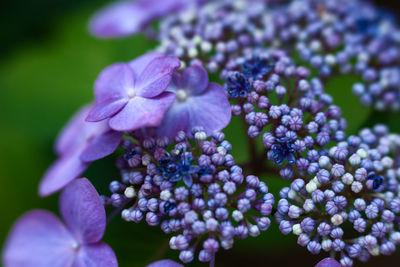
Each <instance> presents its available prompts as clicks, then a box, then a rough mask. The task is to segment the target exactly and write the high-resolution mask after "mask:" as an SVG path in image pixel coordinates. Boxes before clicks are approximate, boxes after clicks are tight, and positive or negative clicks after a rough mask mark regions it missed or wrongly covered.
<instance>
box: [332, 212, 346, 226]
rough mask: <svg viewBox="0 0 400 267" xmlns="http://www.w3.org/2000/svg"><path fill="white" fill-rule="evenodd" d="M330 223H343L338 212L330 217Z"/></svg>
mask: <svg viewBox="0 0 400 267" xmlns="http://www.w3.org/2000/svg"><path fill="white" fill-rule="evenodd" d="M331 223H333V224H334V225H336V226H338V225H341V224H342V223H343V217H342V216H341V215H339V214H335V215H333V216H332V218H331Z"/></svg>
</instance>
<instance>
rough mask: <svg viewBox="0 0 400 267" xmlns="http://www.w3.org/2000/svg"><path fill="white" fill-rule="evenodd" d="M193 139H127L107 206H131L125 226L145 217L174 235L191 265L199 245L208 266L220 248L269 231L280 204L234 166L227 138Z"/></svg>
mask: <svg viewBox="0 0 400 267" xmlns="http://www.w3.org/2000/svg"><path fill="white" fill-rule="evenodd" d="M192 135H193V136H194V137H193V139H191V138H189V137H188V136H187V135H186V134H185V133H184V132H179V133H178V134H177V136H176V138H175V142H174V143H172V144H171V143H169V142H168V141H167V140H168V139H157V140H154V139H145V140H144V141H143V142H142V143H141V144H140V145H138V144H135V143H134V142H133V141H131V139H126V140H125V142H124V144H123V148H124V150H125V154H124V156H123V157H122V158H121V159H120V160H119V162H118V166H119V167H120V168H121V173H122V181H113V182H112V183H111V184H110V190H111V192H113V194H112V195H111V197H110V198H109V199H108V200H107V201H108V203H110V204H112V205H114V206H120V207H124V208H125V209H123V211H122V218H123V219H124V220H126V221H134V222H140V221H142V220H143V219H145V220H146V222H147V223H148V224H149V225H151V226H157V225H159V226H160V227H161V229H162V230H163V231H164V232H165V233H167V234H173V236H172V238H171V239H170V247H171V248H172V249H176V250H180V251H181V252H180V255H179V258H180V259H181V260H182V261H183V262H185V263H187V262H190V261H192V260H193V258H194V255H195V251H196V249H199V248H198V244H199V243H200V242H201V245H199V246H201V248H200V251H199V254H198V259H199V260H200V261H202V262H208V261H211V260H212V259H213V257H214V254H215V253H216V252H217V251H218V250H219V248H220V247H222V248H224V249H229V248H231V247H232V245H233V242H234V238H246V237H248V236H253V237H254V236H258V235H259V234H260V231H265V230H267V229H268V227H269V225H270V219H269V218H268V216H269V215H270V214H271V212H272V207H273V205H274V197H273V195H272V194H270V193H268V187H267V185H266V184H265V183H264V182H262V181H260V180H259V179H258V178H257V177H256V176H254V175H248V176H245V175H244V174H243V171H242V168H240V167H239V166H238V165H236V164H235V161H234V159H233V157H232V155H231V154H229V152H230V151H231V149H232V147H231V145H230V143H229V142H227V141H226V140H224V134H222V133H220V132H218V133H215V134H213V135H212V137H211V138H207V135H206V133H205V132H204V131H203V130H202V128H201V127H196V128H194V129H193V131H192ZM192 140H193V141H194V142H192ZM193 143H194V145H193ZM171 146H173V148H172V149H171V150H170V151H169V149H168V147H171ZM168 151H169V152H168ZM107 201H106V202H107Z"/></svg>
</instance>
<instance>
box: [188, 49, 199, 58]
mask: <svg viewBox="0 0 400 267" xmlns="http://www.w3.org/2000/svg"><path fill="white" fill-rule="evenodd" d="M198 55H199V51H198V50H197V48H195V47H191V48H189V49H188V56H189V57H190V58H195V57H197V56H198Z"/></svg>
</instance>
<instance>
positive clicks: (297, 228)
mask: <svg viewBox="0 0 400 267" xmlns="http://www.w3.org/2000/svg"><path fill="white" fill-rule="evenodd" d="M292 230H293V234H295V235H300V234H301V233H303V231H302V230H301V227H300V224H299V223H297V224H295V225H293V227H292Z"/></svg>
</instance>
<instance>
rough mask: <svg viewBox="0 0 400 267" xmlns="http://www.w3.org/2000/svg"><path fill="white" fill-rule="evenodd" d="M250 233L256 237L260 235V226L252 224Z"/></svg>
mask: <svg viewBox="0 0 400 267" xmlns="http://www.w3.org/2000/svg"><path fill="white" fill-rule="evenodd" d="M249 235H250V236H252V237H256V236H259V235H260V229H259V228H258V226H257V225H252V226H250V228H249Z"/></svg>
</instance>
